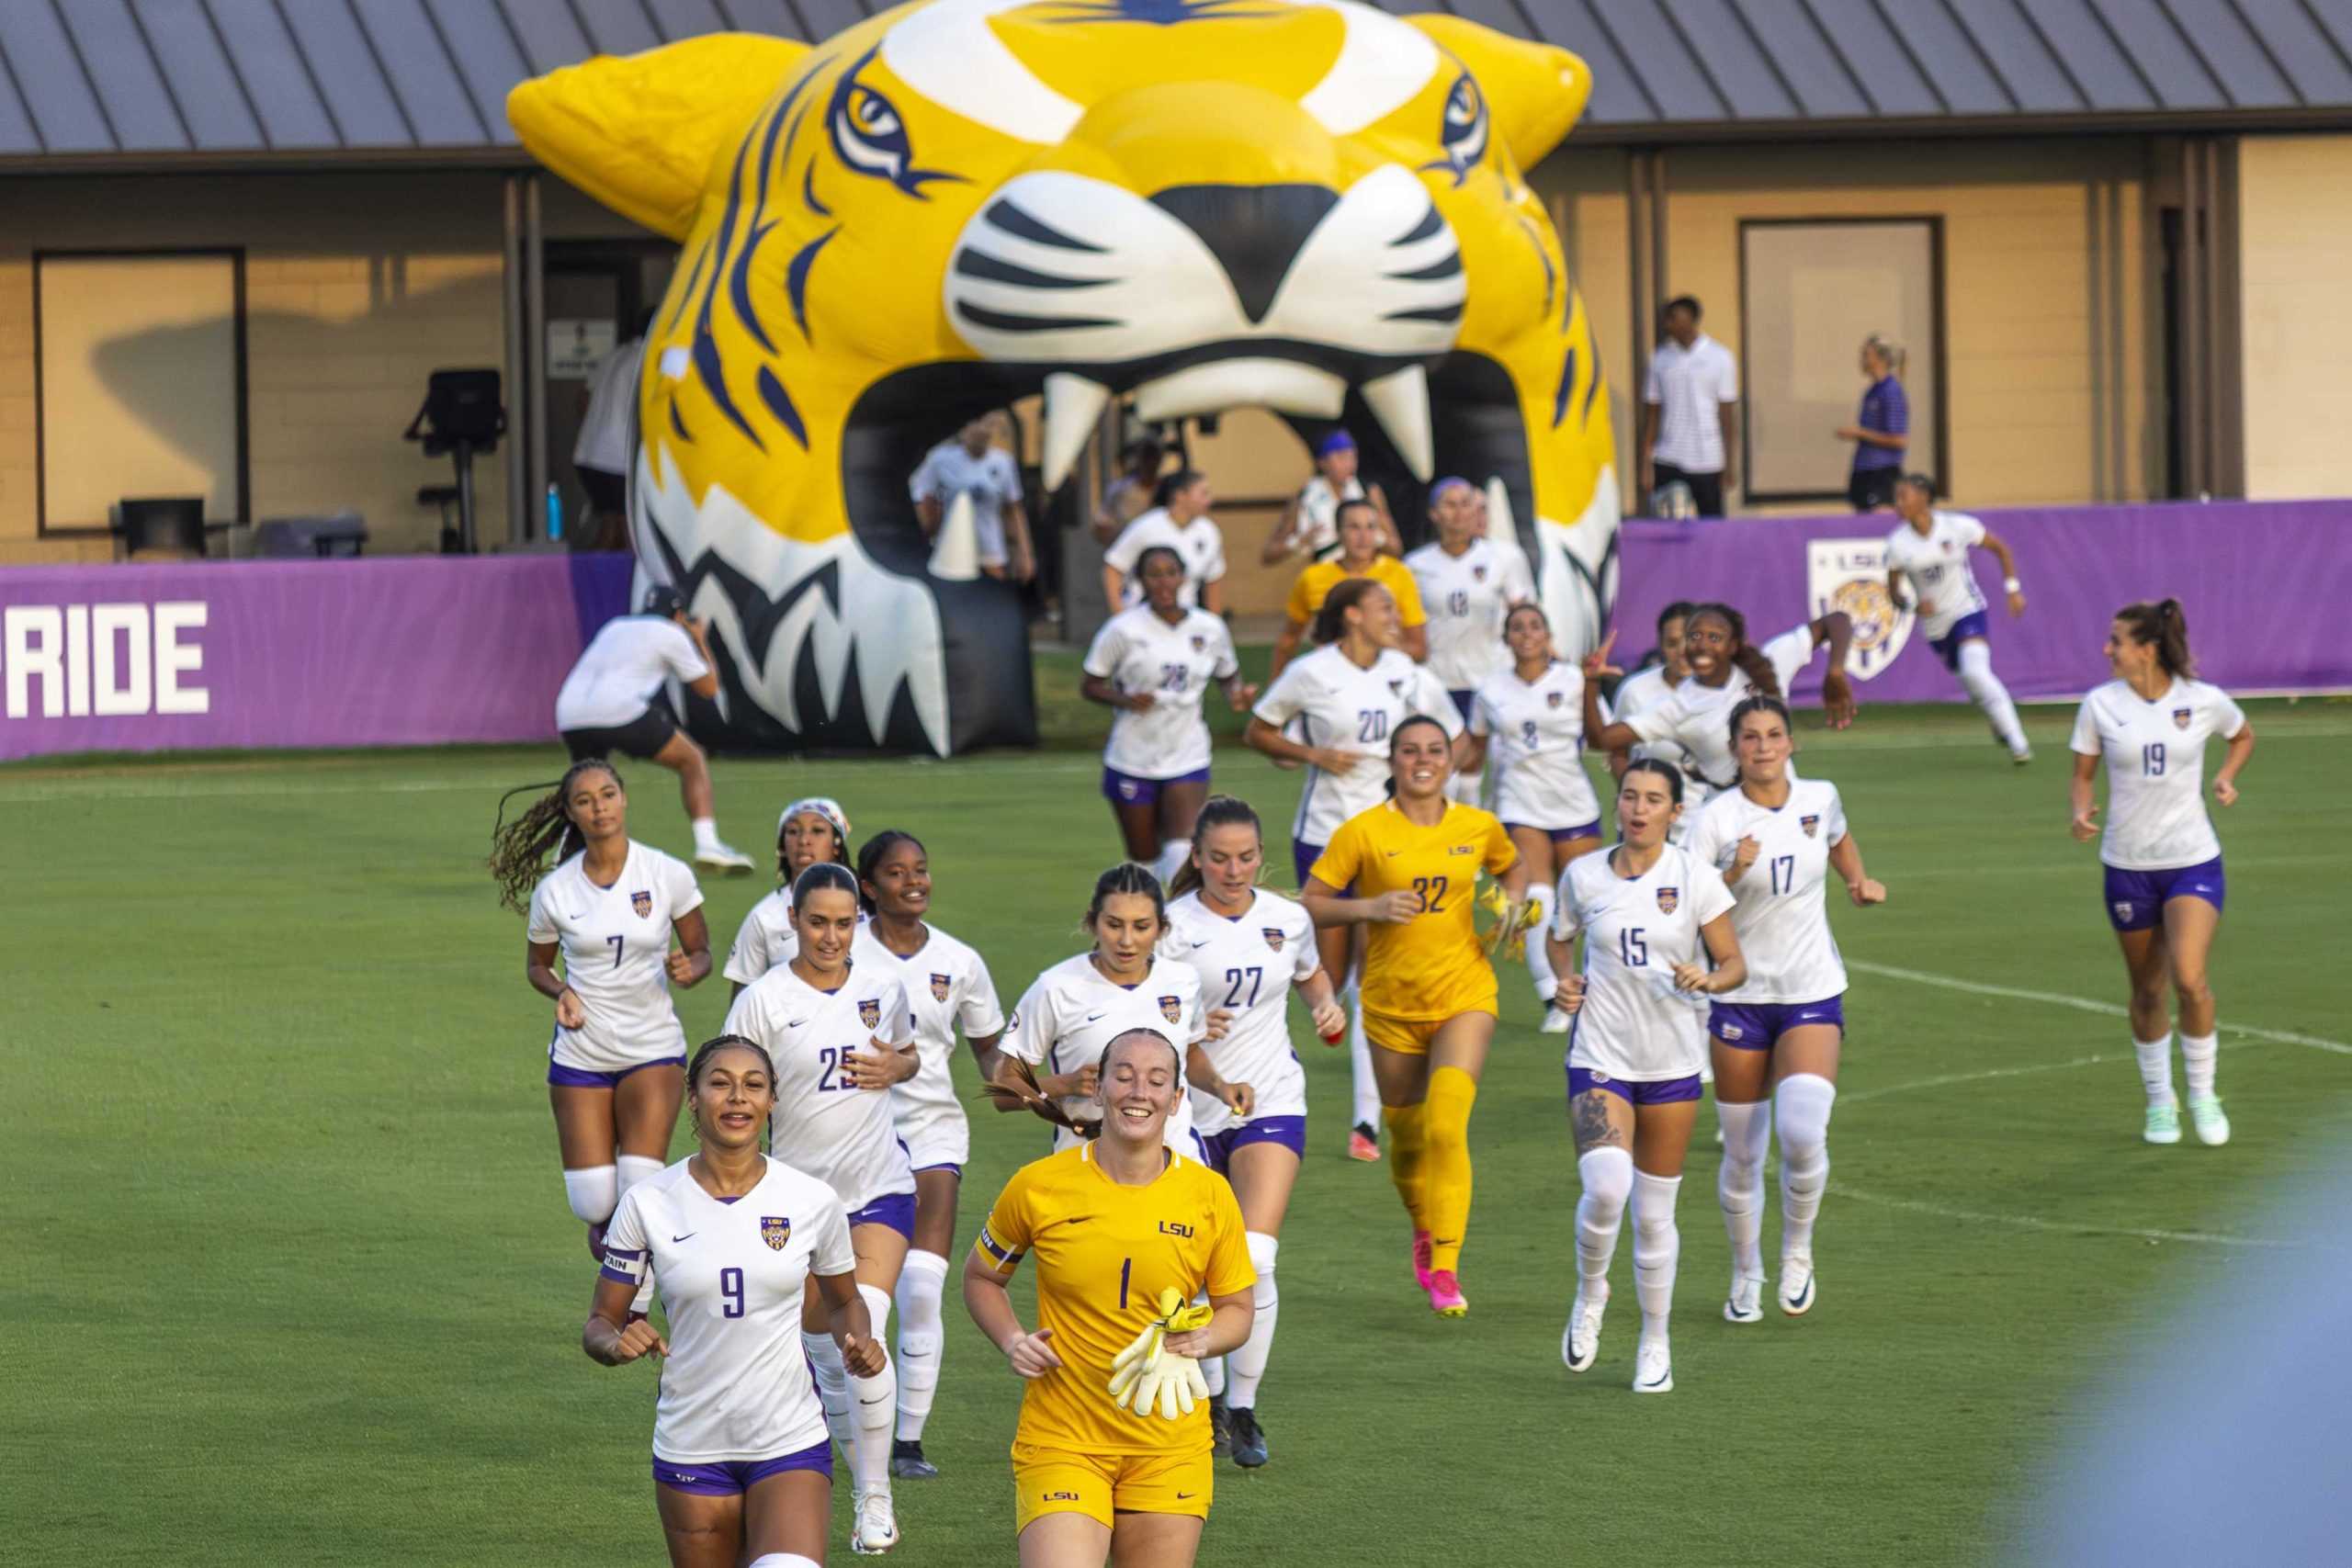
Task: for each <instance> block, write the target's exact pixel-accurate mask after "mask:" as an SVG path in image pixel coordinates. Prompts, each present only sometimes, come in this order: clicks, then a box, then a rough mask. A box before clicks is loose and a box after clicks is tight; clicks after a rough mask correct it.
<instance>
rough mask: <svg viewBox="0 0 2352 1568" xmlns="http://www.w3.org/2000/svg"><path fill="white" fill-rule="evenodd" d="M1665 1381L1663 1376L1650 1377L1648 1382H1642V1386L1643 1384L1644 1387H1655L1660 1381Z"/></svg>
mask: <svg viewBox="0 0 2352 1568" xmlns="http://www.w3.org/2000/svg"><path fill="white" fill-rule="evenodd" d="M1665 1381H1666V1379H1665V1378H1652V1379H1650V1381H1649V1382H1645V1383H1644V1384H1643V1385H1642V1386H1643V1387H1644V1388H1656V1387H1657V1385H1658V1384H1660V1383H1662V1382H1665Z"/></svg>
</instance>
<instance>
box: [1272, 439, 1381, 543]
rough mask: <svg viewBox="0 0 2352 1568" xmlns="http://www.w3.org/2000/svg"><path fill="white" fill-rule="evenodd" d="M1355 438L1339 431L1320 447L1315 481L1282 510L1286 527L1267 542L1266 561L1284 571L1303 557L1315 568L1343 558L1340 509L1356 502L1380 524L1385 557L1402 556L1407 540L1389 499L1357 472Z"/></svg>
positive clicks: (1276, 530) (1279, 528)
mask: <svg viewBox="0 0 2352 1568" xmlns="http://www.w3.org/2000/svg"><path fill="white" fill-rule="evenodd" d="M1358 457H1359V454H1358V453H1357V451H1356V438H1355V437H1354V436H1352V435H1350V434H1348V433H1347V432H1346V431H1344V430H1334V431H1332V432H1331V433H1330V434H1328V435H1326V436H1324V437H1323V439H1322V440H1320V441H1318V442H1317V443H1316V444H1315V477H1314V478H1312V479H1308V480H1307V481H1306V483H1305V484H1303V485H1301V486H1300V487H1299V491H1298V493H1297V494H1296V495H1295V496H1293V497H1291V500H1290V504H1289V505H1287V506H1285V507H1283V519H1282V522H1281V523H1279V524H1277V525H1275V527H1274V531H1273V533H1272V535H1271V536H1269V537H1268V538H1267V540H1266V548H1265V552H1264V554H1263V556H1262V557H1261V559H1262V560H1263V561H1264V563H1265V564H1266V565H1268V566H1280V565H1282V563H1283V562H1284V561H1286V560H1295V559H1297V558H1299V557H1301V556H1305V557H1306V558H1308V562H1309V564H1310V565H1316V566H1320V565H1321V564H1322V563H1324V562H1325V561H1329V560H1337V559H1338V558H1339V556H1340V505H1341V504H1342V503H1343V502H1351V501H1363V502H1371V504H1372V509H1373V512H1374V514H1375V515H1376V516H1377V517H1378V518H1379V519H1380V534H1381V543H1380V553H1381V554H1383V555H1389V556H1402V555H1403V554H1404V553H1405V541H1404V538H1403V536H1401V535H1399V534H1398V533H1397V520H1396V518H1394V517H1392V516H1391V515H1389V512H1388V498H1387V497H1386V496H1385V495H1384V494H1382V493H1381V491H1380V487H1379V486H1378V485H1376V484H1366V483H1364V481H1363V479H1361V478H1359V477H1358V475H1357V473H1356V462H1357V458H1358Z"/></svg>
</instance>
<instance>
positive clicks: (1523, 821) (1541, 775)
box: [1466, 604, 1600, 1034]
mask: <svg viewBox="0 0 2352 1568" xmlns="http://www.w3.org/2000/svg"><path fill="white" fill-rule="evenodd" d="M1504 638H1505V641H1506V643H1507V644H1508V647H1509V652H1510V668H1509V669H1506V670H1503V671H1499V672H1498V673H1496V674H1493V675H1490V676H1488V677H1487V679H1486V680H1485V681H1484V682H1480V684H1479V687H1478V690H1477V693H1476V695H1475V697H1474V698H1473V700H1472V703H1471V708H1470V738H1469V740H1468V742H1467V745H1466V749H1467V750H1468V752H1469V761H1468V763H1467V765H1469V766H1471V767H1477V766H1479V765H1481V764H1483V763H1484V762H1485V761H1486V760H1487V754H1488V752H1489V751H1491V752H1492V753H1493V756H1494V760H1495V810H1496V814H1497V815H1498V816H1499V817H1500V818H1502V820H1503V828H1504V829H1505V830H1506V831H1508V832H1509V833H1510V841H1511V845H1512V847H1513V848H1515V849H1517V850H1518V851H1519V858H1520V859H1521V861H1522V862H1524V863H1525V864H1526V866H1527V896H1528V897H1530V898H1532V899H1533V900H1534V901H1535V908H1536V914H1537V916H1538V917H1540V918H1541V919H1543V920H1544V922H1545V923H1549V921H1550V919H1551V914H1552V889H1553V884H1554V883H1555V882H1556V881H1557V880H1558V879H1559V874H1560V871H1561V869H1562V868H1563V867H1565V866H1566V864H1567V863H1569V862H1570V861H1572V860H1575V859H1576V858H1577V857H1578V856H1579V855H1589V854H1590V853H1592V852H1593V851H1595V850H1597V849H1599V848H1600V802H1599V801H1598V800H1596V799H1594V798H1593V794H1592V781H1591V780H1589V779H1588V778H1586V777H1585V774H1584V673H1583V671H1579V670H1578V669H1577V667H1576V666H1575V665H1573V664H1570V663H1568V662H1567V661H1566V660H1561V659H1555V658H1554V657H1553V654H1552V623H1551V620H1550V618H1549V617H1548V616H1546V615H1544V610H1543V607H1542V606H1541V605H1538V604H1518V605H1514V606H1512V608H1511V611H1510V616H1509V618H1508V619H1507V620H1506V621H1505V622H1504ZM1527 971H1528V975H1529V976H1530V977H1531V978H1532V979H1533V980H1534V982H1535V996H1536V999H1537V1000H1539V1001H1541V1002H1543V1003H1544V1022H1543V1024H1542V1026H1541V1027H1542V1030H1543V1032H1544V1033H1546V1034H1565V1033H1566V1032H1567V1031H1568V1015H1567V1014H1566V1013H1565V1012H1562V1011H1560V1010H1558V1009H1556V1008H1555V1007H1553V1006H1552V991H1553V987H1554V986H1555V983H1556V982H1555V978H1554V976H1553V974H1552V964H1551V961H1550V959H1549V958H1548V957H1547V956H1546V954H1545V953H1544V943H1543V942H1540V941H1537V942H1529V943H1528V944H1527Z"/></svg>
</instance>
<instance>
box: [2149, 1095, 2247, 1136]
mask: <svg viewBox="0 0 2352 1568" xmlns="http://www.w3.org/2000/svg"><path fill="white" fill-rule="evenodd" d="M2188 1124H2189V1125H2190V1126H2192V1127H2194V1128H2196V1129H2197V1141H2198V1142H2199V1143H2200V1144H2203V1145H2205V1146H2206V1147H2208V1148H2216V1149H2217V1148H2220V1147H2221V1146H2222V1145H2223V1144H2226V1143H2228V1142H2229V1141H2230V1119H2229V1118H2228V1117H2227V1116H2224V1115H2223V1114H2222V1097H2221V1096H2220V1095H2217V1094H2206V1095H2196V1094H2192V1095H2190V1096H2189V1097H2188ZM2149 1125H2151V1126H2154V1122H2150V1123H2149ZM2172 1127H2173V1131H2172V1135H2173V1136H2174V1137H2176V1138H2177V1137H2179V1136H2180V1122H2179V1119H2178V1118H2177V1117H2176V1118H2175V1119H2174V1121H2173V1124H2172Z"/></svg>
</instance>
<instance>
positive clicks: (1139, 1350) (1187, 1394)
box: [1109, 1286, 1214, 1421]
mask: <svg viewBox="0 0 2352 1568" xmlns="http://www.w3.org/2000/svg"><path fill="white" fill-rule="evenodd" d="M1212 1315H1214V1314H1213V1312H1212V1310H1211V1309H1210V1308H1209V1307H1208V1306H1207V1305H1206V1304H1205V1303H1204V1304H1202V1305H1198V1306H1187V1305H1185V1304H1184V1298H1183V1296H1182V1293H1181V1292H1178V1291H1177V1290H1176V1289H1175V1287H1173V1286H1170V1287H1169V1288H1167V1289H1166V1290H1163V1291H1161V1292H1159V1316H1157V1317H1155V1318H1153V1319H1152V1320H1151V1322H1150V1323H1148V1325H1145V1327H1144V1330H1143V1332H1142V1333H1140V1334H1138V1335H1136V1337H1135V1338H1134V1340H1133V1341H1132V1342H1130V1343H1129V1344H1128V1346H1127V1348H1125V1349H1124V1350H1122V1351H1120V1352H1119V1354H1118V1356H1117V1357H1116V1358H1115V1359H1113V1361H1112V1363H1111V1382H1110V1385H1109V1386H1110V1391H1111V1402H1112V1403H1113V1404H1116V1405H1119V1406H1121V1407H1122V1408H1125V1409H1131V1410H1133V1411H1134V1412H1135V1413H1136V1415H1138V1416H1148V1415H1149V1414H1151V1412H1152V1409H1153V1407H1154V1406H1155V1405H1156V1406H1157V1407H1158V1408H1159V1414H1160V1416H1162V1417H1164V1418H1165V1419H1167V1420H1170V1421H1173V1420H1175V1419H1176V1418H1177V1417H1179V1416H1189V1415H1191V1414H1192V1412H1193V1404H1194V1403H1195V1402H1196V1401H1198V1400H1201V1399H1205V1398H1206V1397H1208V1382H1207V1380H1206V1379H1204V1378H1203V1377H1202V1375H1201V1368H1200V1363H1199V1362H1198V1361H1196V1360H1194V1359H1193V1358H1192V1357H1190V1356H1180V1355H1177V1354H1176V1353H1174V1352H1173V1351H1170V1350H1169V1349H1167V1348H1165V1347H1164V1346H1163V1344H1162V1341H1163V1340H1165V1339H1166V1338H1167V1337H1168V1336H1169V1335H1170V1334H1187V1333H1190V1332H1192V1331H1193V1329H1196V1328H1199V1327H1201V1326H1203V1325H1205V1324H1206V1323H1207V1322H1208V1321H1209V1319H1210V1317H1211V1316H1212Z"/></svg>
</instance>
